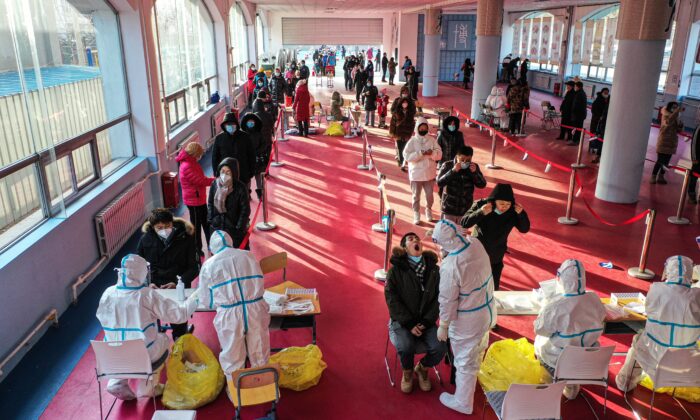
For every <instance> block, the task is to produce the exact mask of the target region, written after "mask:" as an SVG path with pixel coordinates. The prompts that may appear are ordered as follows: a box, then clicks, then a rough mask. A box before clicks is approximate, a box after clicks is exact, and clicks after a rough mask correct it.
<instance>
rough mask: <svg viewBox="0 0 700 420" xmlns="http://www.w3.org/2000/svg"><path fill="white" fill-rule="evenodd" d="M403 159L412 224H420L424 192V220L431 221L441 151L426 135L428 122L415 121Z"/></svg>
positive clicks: (435, 142)
mask: <svg viewBox="0 0 700 420" xmlns="http://www.w3.org/2000/svg"><path fill="white" fill-rule="evenodd" d="M403 158H404V160H405V161H406V162H408V180H409V181H410V183H411V193H412V196H413V197H412V198H413V200H412V206H411V207H412V209H413V223H414V224H416V225H417V224H419V223H420V196H421V191H425V202H426V203H425V218H426V220H427V221H428V222H432V221H433V188H434V186H435V177H436V174H437V162H439V161H440V159H442V149H440V145H438V143H437V141H436V140H435V138H434V137H431V136H429V135H428V120H426V119H425V118H423V117H420V118H418V120H417V121H416V129H415V133H414V135H413V137H411V139H410V140H409V141H408V143H406V147H405V148H404V150H403Z"/></svg>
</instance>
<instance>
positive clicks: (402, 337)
mask: <svg viewBox="0 0 700 420" xmlns="http://www.w3.org/2000/svg"><path fill="white" fill-rule="evenodd" d="M437 262H438V257H437V255H436V254H435V253H434V252H432V251H427V250H424V249H423V244H422V243H421V240H420V238H419V237H418V235H417V234H415V233H413V232H409V233H407V234H405V235H403V237H402V238H401V242H400V246H398V247H394V249H393V250H392V256H391V268H389V272H388V273H387V278H386V286H385V287H384V297H385V298H386V304H387V307H388V308H389V318H390V319H389V338H390V340H391V342H392V344H393V345H394V346H395V347H396V352H397V353H398V354H399V358H400V360H401V368H402V369H403V375H402V376H401V391H403V392H404V393H410V392H411V391H412V390H413V374H414V372H415V373H416V375H417V376H418V385H419V387H420V389H421V390H422V391H426V392H427V391H430V388H431V384H430V379H429V378H428V369H429V368H431V367H433V366H435V365H437V364H438V363H439V362H440V360H442V358H443V356H444V355H445V351H446V346H445V344H444V343H442V342H440V341H438V339H437V325H436V322H437V319H438V314H439V305H438V294H439V288H440V268H439V267H438V265H437ZM418 343H422V344H424V345H425V347H426V353H425V356H424V357H423V358H422V359H421V360H420V361H419V362H418V363H417V364H416V365H415V366H414V357H415V349H416V346H417V345H418Z"/></svg>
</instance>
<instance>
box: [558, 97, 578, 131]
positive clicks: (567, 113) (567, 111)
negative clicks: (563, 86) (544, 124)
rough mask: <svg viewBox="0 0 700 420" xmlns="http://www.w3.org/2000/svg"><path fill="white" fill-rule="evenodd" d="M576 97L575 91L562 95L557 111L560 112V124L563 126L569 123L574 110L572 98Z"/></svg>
mask: <svg viewBox="0 0 700 420" xmlns="http://www.w3.org/2000/svg"><path fill="white" fill-rule="evenodd" d="M575 96H576V91H574V90H573V89H571V90H570V91H568V92H566V94H564V100H563V101H561V105H559V111H561V122H562V123H563V124H570V123H571V119H572V117H571V112H572V111H573V110H574V97H575Z"/></svg>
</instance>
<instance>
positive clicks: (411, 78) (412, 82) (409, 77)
mask: <svg viewBox="0 0 700 420" xmlns="http://www.w3.org/2000/svg"><path fill="white" fill-rule="evenodd" d="M406 86H407V87H408V91H409V92H410V94H411V99H413V100H414V101H417V100H418V75H417V74H416V69H415V68H414V67H413V66H411V67H409V68H408V72H407V73H406Z"/></svg>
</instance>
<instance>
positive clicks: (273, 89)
mask: <svg viewBox="0 0 700 420" xmlns="http://www.w3.org/2000/svg"><path fill="white" fill-rule="evenodd" d="M286 89H287V82H285V81H284V76H282V74H281V73H280V75H279V76H275V74H274V73H273V74H272V77H271V78H270V95H272V102H274V103H276V104H277V103H280V102H284V92H285V90H286Z"/></svg>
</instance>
